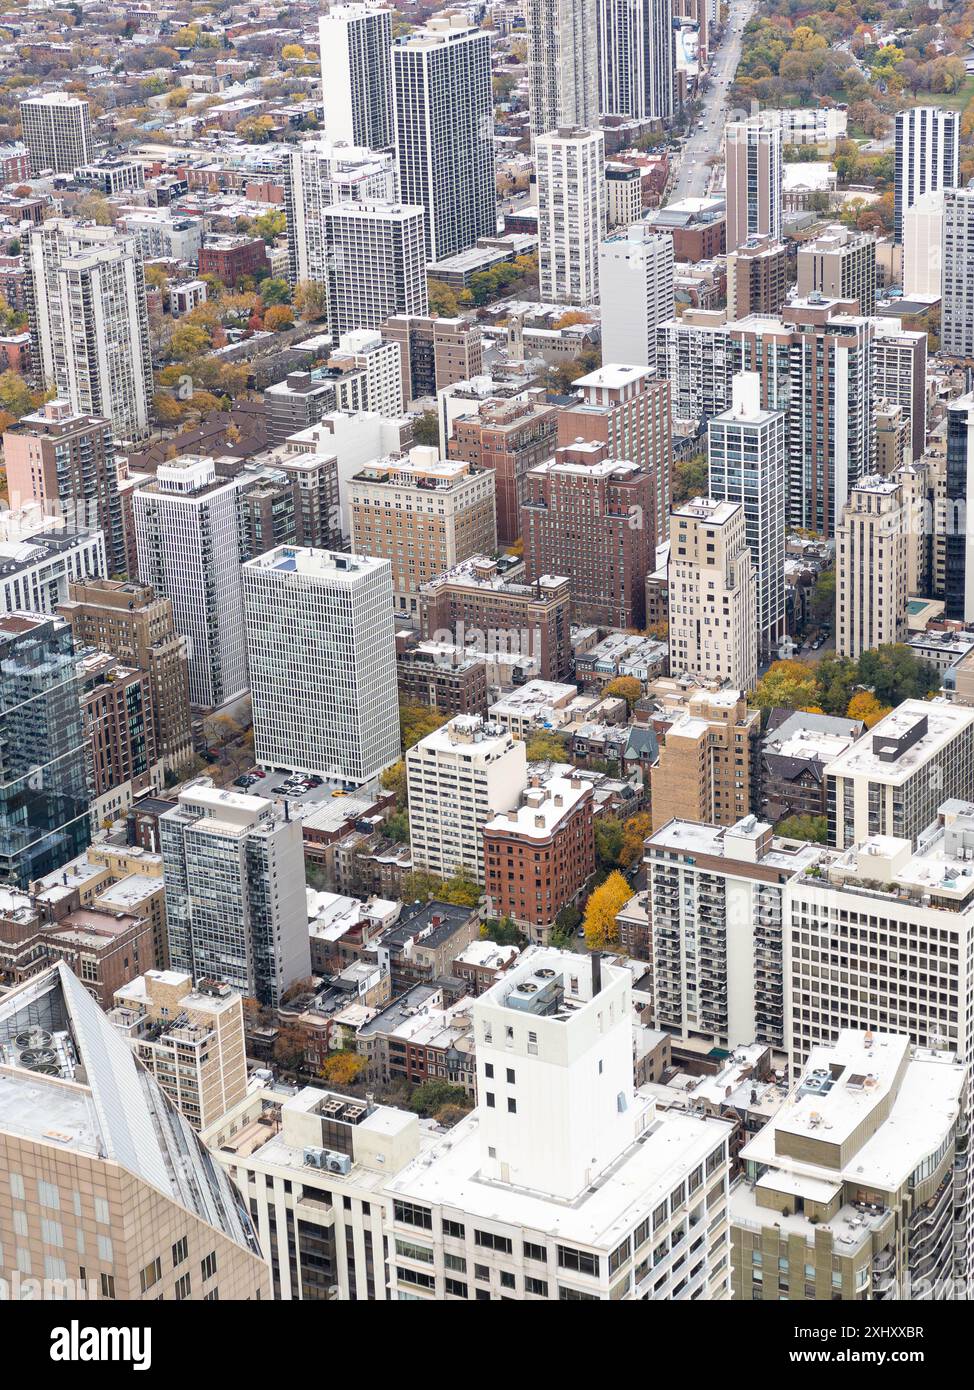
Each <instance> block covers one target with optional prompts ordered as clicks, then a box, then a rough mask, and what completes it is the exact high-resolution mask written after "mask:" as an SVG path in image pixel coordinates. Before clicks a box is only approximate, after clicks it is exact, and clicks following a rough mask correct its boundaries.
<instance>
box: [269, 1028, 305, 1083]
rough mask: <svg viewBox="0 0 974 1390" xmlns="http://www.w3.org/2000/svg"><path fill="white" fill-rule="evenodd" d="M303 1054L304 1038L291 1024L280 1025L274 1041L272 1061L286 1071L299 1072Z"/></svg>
mask: <svg viewBox="0 0 974 1390" xmlns="http://www.w3.org/2000/svg"><path fill="white" fill-rule="evenodd" d="M304 1054H305V1037H304V1034H303V1033H302V1031H301V1029H300V1028H296V1027H295V1026H294V1025H293V1024H286V1025H282V1027H281V1029H280V1031H279V1032H278V1035H277V1037H276V1038H275V1040H274V1051H273V1057H274V1061H275V1062H276V1063H277V1065H278V1066H279V1067H284V1068H285V1070H287V1071H299V1070H300V1068H301V1066H302V1064H303V1062H304Z"/></svg>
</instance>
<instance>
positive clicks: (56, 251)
mask: <svg viewBox="0 0 974 1390" xmlns="http://www.w3.org/2000/svg"><path fill="white" fill-rule="evenodd" d="M24 261H25V264H26V266H27V270H28V279H27V286H26V290H27V302H28V313H29V315H30V332H31V339H32V342H33V347H34V353H35V360H36V362H37V365H38V368H39V370H40V374H41V377H42V380H43V382H44V385H45V386H46V387H54V388H55V389H56V391H57V393H58V395H59V397H63V398H64V399H66V400H68V401H69V402H70V404H71V408H72V409H73V410H74V411H75V413H76V414H78V415H86V416H99V417H103V418H105V419H107V420H108V421H109V422H110V423H111V426H112V429H113V431H114V433H115V436H116V438H117V439H124V440H134V439H140V438H142V437H143V436H144V435H146V434H147V433H148V432H149V407H150V404H151V401H152V391H153V384H152V356H151V352H150V348H149V314H148V308H147V306H146V297H145V274H144V270H143V265H142V254H141V252H140V250H139V246H138V239H137V238H136V237H135V236H123V235H119V233H118V230H117V229H116V228H115V227H98V226H95V225H94V224H87V223H79V222H74V221H71V220H70V219H67V218H52V219H51V220H50V221H49V222H41V223H38V224H36V225H35V226H32V227H31V228H30V229H29V231H28V233H27V238H26V245H25V248H24Z"/></svg>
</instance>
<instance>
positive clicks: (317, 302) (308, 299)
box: [292, 280, 328, 322]
mask: <svg viewBox="0 0 974 1390" xmlns="http://www.w3.org/2000/svg"><path fill="white" fill-rule="evenodd" d="M292 303H293V304H294V307H295V309H296V311H297V313H298V315H299V316H300V317H301V318H303V319H305V320H306V321H309V322H311V321H314V320H316V319H323V318H324V317H325V315H326V314H327V313H328V291H327V289H326V288H325V286H324V285H322V284H320V283H319V282H318V281H317V280H299V281H298V283H297V284H296V285H295V287H294V296H293V299H292Z"/></svg>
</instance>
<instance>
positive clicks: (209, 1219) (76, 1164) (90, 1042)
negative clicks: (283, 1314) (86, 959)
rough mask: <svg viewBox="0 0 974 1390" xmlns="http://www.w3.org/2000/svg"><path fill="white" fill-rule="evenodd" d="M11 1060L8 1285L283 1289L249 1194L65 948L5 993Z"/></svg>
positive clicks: (169, 1291) (2, 1052)
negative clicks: (63, 955) (274, 1283)
mask: <svg viewBox="0 0 974 1390" xmlns="http://www.w3.org/2000/svg"><path fill="white" fill-rule="evenodd" d="M305 935H307V924H305ZM39 1054H40V1056H39ZM0 1061H2V1063H3V1075H4V1083H3V1101H2V1104H0V1182H2V1184H3V1190H4V1193H5V1197H4V1207H5V1211H4V1216H5V1226H6V1227H7V1229H8V1230H10V1231H11V1233H13V1232H16V1238H15V1239H14V1240H8V1239H7V1238H6V1234H5V1239H4V1242H3V1249H2V1252H0V1276H2V1278H3V1283H4V1287H5V1288H6V1289H8V1290H11V1289H16V1288H17V1287H18V1285H19V1286H20V1289H21V1292H20V1293H15V1292H11V1293H10V1294H9V1295H8V1296H9V1297H11V1298H30V1297H34V1298H36V1297H38V1296H41V1297H46V1298H59V1297H61V1298H64V1297H67V1298H86V1299H95V1300H97V1299H119V1300H135V1301H142V1300H144V1301H146V1302H148V1301H150V1300H153V1301H154V1300H156V1299H159V1298H166V1299H169V1300H187V1299H198V1300H202V1299H217V1298H221V1299H232V1300H235V1299H254V1300H256V1299H259V1298H261V1297H263V1298H268V1297H269V1296H270V1280H269V1278H268V1272H267V1266H266V1265H265V1264H264V1261H263V1258H262V1256H261V1251H260V1246H259V1245H258V1243H257V1238H256V1236H255V1234H254V1228H253V1226H252V1224H251V1220H250V1216H249V1213H248V1211H247V1207H246V1204H245V1202H244V1199H243V1198H242V1196H241V1194H240V1193H239V1191H238V1190H237V1188H236V1187H235V1186H234V1184H233V1182H232V1181H231V1180H230V1179H229V1178H228V1177H227V1175H226V1173H225V1172H224V1171H223V1169H222V1168H221V1167H220V1165H219V1164H218V1163H217V1162H216V1160H215V1159H214V1158H213V1157H212V1155H211V1154H210V1152H209V1150H208V1149H206V1148H205V1147H204V1146H203V1145H202V1144H201V1143H200V1142H199V1140H198V1139H197V1137H196V1135H195V1134H194V1132H193V1129H192V1127H191V1125H190V1123H189V1121H188V1120H186V1119H185V1118H184V1116H183V1115H181V1114H180V1112H179V1111H178V1110H177V1109H176V1107H175V1106H174V1105H173V1104H172V1102H171V1101H169V1100H168V1099H167V1097H166V1096H165V1094H164V1093H163V1091H162V1089H161V1087H160V1086H159V1084H158V1082H157V1081H156V1080H155V1078H154V1077H153V1076H151V1075H150V1074H149V1072H148V1071H146V1069H145V1067H144V1066H143V1065H142V1064H141V1062H139V1061H138V1060H137V1059H136V1057H135V1056H134V1055H133V1053H132V1051H131V1050H130V1048H129V1046H128V1044H127V1043H126V1042H125V1040H124V1038H122V1037H120V1036H119V1035H118V1033H117V1032H116V1031H115V1027H114V1025H113V1024H112V1022H111V1020H110V1019H109V1018H108V1017H107V1016H106V1015H105V1014H103V1013H102V1011H101V1009H99V1007H98V1005H97V1004H96V1003H95V1001H94V999H92V998H91V996H90V995H89V994H88V992H87V990H86V989H85V987H84V985H83V984H82V983H81V981H80V980H79V979H78V977H77V976H76V975H74V974H73V973H72V971H71V970H70V969H69V968H68V967H67V965H65V964H64V963H63V962H62V963H59V964H58V965H54V966H51V967H50V968H49V969H47V970H45V971H43V972H42V973H41V974H39V975H36V976H34V977H33V978H32V979H30V980H27V981H26V982H25V983H24V984H22V985H20V986H19V987H18V988H16V989H13V990H11V991H10V993H9V994H7V995H6V996H5V998H4V999H3V1002H2V1003H0ZM54 1116H56V1117H57V1124H56V1126H55V1125H53V1124H52V1119H53V1117H54ZM31 1175H37V1176H31ZM41 1175H42V1176H41ZM6 1218H9V1224H8V1222H7V1220H6ZM42 1280H43V1281H53V1284H52V1283H46V1284H42V1282H41V1281H42ZM25 1286H26V1287H28V1288H31V1287H33V1288H34V1289H35V1291H34V1292H33V1293H28V1292H25V1291H24V1287H25ZM41 1288H44V1290H45V1291H44V1293H43V1294H39V1292H38V1291H39V1290H40V1289H41ZM55 1290H58V1291H55Z"/></svg>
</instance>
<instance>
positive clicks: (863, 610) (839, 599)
mask: <svg viewBox="0 0 974 1390" xmlns="http://www.w3.org/2000/svg"><path fill="white" fill-rule="evenodd" d="M835 541H836V556H835V579H836V584H835V650H836V652H837V654H838V655H839V656H848V657H851V658H852V660H853V661H858V659H859V657H860V656H861V655H862V653H863V652H865V651H869V650H870V649H873V648H876V647H878V646H881V645H884V644H887V643H895V642H903V641H905V639H906V636H907V628H906V618H907V599H908V597H909V588H908V583H907V575H908V569H909V547H910V537H909V535H908V533H907V517H906V516H905V514H904V509H903V489H902V486H901V484H900V481H899V479H898V478H897V477H895V476H894V477H891V478H881V477H879V476H878V475H877V476H874V477H870V478H860V479H859V481H858V482H857V483H856V484H855V486H854V487H852V488H850V489H849V500H848V502H847V503H846V504H845V506H844V507H843V509H842V519H841V521H840V522H839V525H838V526H837V527H836V532H835Z"/></svg>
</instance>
